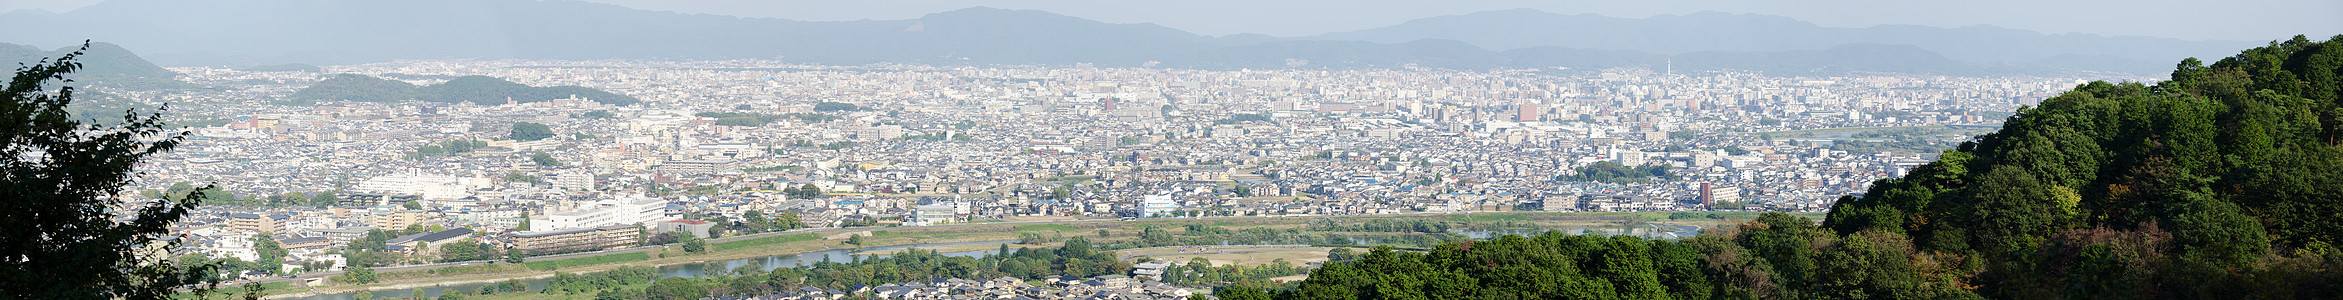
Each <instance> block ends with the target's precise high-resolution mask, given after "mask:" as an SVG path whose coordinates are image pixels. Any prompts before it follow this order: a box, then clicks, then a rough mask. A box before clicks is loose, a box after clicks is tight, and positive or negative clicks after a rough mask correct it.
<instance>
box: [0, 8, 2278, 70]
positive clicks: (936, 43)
mask: <svg viewBox="0 0 2343 300" xmlns="http://www.w3.org/2000/svg"><path fill="white" fill-rule="evenodd" d="M0 26H7V27H11V28H56V29H55V30H39V31H8V32H0V41H13V42H28V43H35V44H54V43H63V42H70V41H80V40H82V39H97V40H101V41H111V42H116V43H121V44H124V45H130V46H133V47H136V48H138V49H142V51H146V52H147V53H148V54H149V57H150V58H152V59H155V60H156V61H159V62H163V63H166V64H171V65H214V66H236V67H243V66H256V65H276V64H288V63H306V64H317V65H330V64H352V63H369V62H381V61H389V60H395V59H446V58H468V59H506V58H523V59H570V60H587V59H739V58H763V59H780V60H782V61H787V62H798V63H817V64H830V65H859V64H870V63H912V64H931V65H1036V64H1038V65H1072V64H1080V63H1089V64H1093V65H1097V66H1102V67H1132V66H1142V65H1149V64H1150V63H1151V62H1153V63H1154V65H1158V66H1163V67H1186V68H1222V69H1231V68H1361V67H1365V68H1381V67H1397V66H1405V65H1414V66H1420V67H1435V68H1456V69H1486V68H1545V67H1570V68H1580V69H1589V68H1602V67H1617V66H1629V67H1651V68H1654V69H1658V68H1663V67H1664V65H1666V64H1668V61H1669V60H1671V59H1672V60H1676V62H1675V63H1676V69H1677V70H1678V71H1697V70H1709V69H1719V68H1732V69H1742V70H1751V71H1762V72H1769V73H1792V74H1807V73H1817V72H1819V73H1839V72H1911V71H1913V70H1933V71H1926V72H1936V71H1944V72H1963V73H1958V74H1995V73H2062V72H2063V73H2073V72H2086V71H2116V72H2133V73H2136V74H2160V73H2157V72H2155V70H2162V69H2165V68H2168V67H2169V66H2170V62H2169V61H2176V60H2177V59H2178V58H2180V57H2185V56H2189V55H2198V56H2205V55H2217V54H2221V53H2225V51H2222V50H2219V49H2236V48H2240V47H2241V46H2239V44H2237V43H2231V42H2187V41H2179V40H2171V39H2153V38H2131V37H2113V38H2110V37H2098V36H2087V35H2041V34H2038V33H2033V32H2027V31H2019V30H2009V29H1997V28H1958V29H1946V28H1933V27H1919V26H1875V27H1871V28H1862V29H1849V28H1824V27H1819V26H1814V25H1812V24H1809V23H1805V22H1800V21H1797V20H1792V19H1788V18H1782V17H1775V16H1762V15H1735V14H1722V13H1700V14H1690V15H1683V16H1657V17H1652V18H1646V19H1621V18H1607V17H1599V16H1591V15H1576V16H1571V15H1559V14H1551V13H1545V12H1539V11H1534V10H1506V11H1494V12H1484V13H1477V14H1471V15H1464V16H1446V17H1434V18H1425V19H1420V20H1416V21H1410V22H1407V23H1403V24H1400V25H1395V26H1390V27H1385V28H1376V29H1368V30H1361V31H1354V32H1345V33H1335V34H1328V35H1322V36H1315V37H1303V38H1276V37H1268V36H1261V35H1232V36H1225V37H1207V36H1201V35H1196V34H1193V33H1188V32H1185V31H1180V30H1177V29H1172V28H1166V27H1163V26H1157V25H1154V24H1110V23H1104V22H1098V21H1094V20H1088V19H1082V18H1077V17H1071V16H1065V15H1058V14H1053V13H1048V12H1042V11H1034V10H1008V9H996V8H985V7H976V8H968V9H960V10H953V11H947V12H939V13H934V14H929V15H927V16H923V17H921V18H918V19H910V20H877V21H868V20H866V21H843V22H806V21H794V20H783V19H767V18H739V17H730V16H716V15H699V14H680V13H672V12H654V11H643V10H635V9H628V8H625V7H619V6H615V5H608V4H599V3H587V2H577V1H531V0H414V1H359V0H110V1H106V2H103V3H99V4H97V5H93V6H90V7H87V8H83V9H80V10H75V11H72V12H67V13H63V14H46V13H35V12H17V13H9V14H0ZM1996 38H2007V39H2014V40H2011V41H2010V42H1977V41H1979V40H1992V39H1996ZM2273 38H2277V37H2273ZM1938 41H1942V42H1938ZM2110 41H2112V42H2110ZM2118 42H2120V43H2118ZM2094 43H2117V44H2120V45H2118V46H2125V47H2114V46H2109V47H2096V48H2093V47H2079V46H2075V47H2070V46H2061V45H2066V44H2094ZM2204 44H2217V45H2218V46H2204ZM1864 45H1910V47H1874V46H1864ZM2134 46H2136V47H2134ZM1849 47H1851V48H1849ZM2198 48H2205V49H2214V50H2205V51H2196V50H2193V49H2198ZM2126 49H2150V50H2138V51H2130V50H2126ZM1915 50H1916V51H1917V52H1915ZM2068 50H2072V51H2068ZM2159 51H2161V52H2159ZM1855 52H1878V53H1870V54H1858V53H1855ZM1921 52H1927V53H1921ZM2196 52H2203V53H2204V54H2186V53H2196ZM2183 54H2186V55H2183ZM1883 55H1892V56H1895V57H1904V58H1912V59H1919V60H1921V61H1901V60H1894V59H1880V58H1882V57H1884V56H1883ZM2053 57H2087V58H2092V60H2089V62H2090V63H2067V64H2057V65H2041V66H2037V65H2033V63H2036V62H2038V61H2040V60H2043V59H2049V58H2053ZM1654 58H1657V59H1654ZM1793 58H1794V59H1795V60H1792V61H1789V62H1795V63H1807V64H1822V65H1827V66H1828V67H1819V68H1818V67H1815V66H1811V65H1797V66H1790V65H1787V64H1788V63H1786V62H1783V61H1736V60H1746V59H1793ZM1944 58H1949V59H1944ZM2140 70H2148V72H2140Z"/></svg>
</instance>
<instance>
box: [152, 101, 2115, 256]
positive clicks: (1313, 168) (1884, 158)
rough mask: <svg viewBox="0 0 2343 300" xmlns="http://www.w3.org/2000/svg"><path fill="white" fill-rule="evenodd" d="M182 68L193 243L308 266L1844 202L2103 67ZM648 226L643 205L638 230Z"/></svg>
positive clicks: (155, 189) (158, 184)
mask: <svg viewBox="0 0 2343 300" xmlns="http://www.w3.org/2000/svg"><path fill="white" fill-rule="evenodd" d="M177 71H180V72H182V73H184V74H187V76H186V77H185V79H186V80H187V81H189V82H191V83H196V84H205V85H213V86H232V87H236V88H230V89H219V90H216V91H206V92H193V93H187V92H182V93H167V94H151V95H150V94H141V93H138V92H134V91H114V92H119V93H122V94H123V95H124V96H125V97H127V98H130V99H140V100H138V101H141V102H145V103H141V104H143V105H160V104H162V103H170V104H171V105H172V106H173V109H174V110H176V111H182V112H202V114H192V113H187V114H182V116H181V117H180V118H179V119H178V120H177V121H180V122H182V123H183V124H194V125H195V127H192V128H191V130H192V132H193V138H192V139H191V140H190V142H189V143H187V144H186V145H185V146H182V148H181V149H182V150H180V151H176V152H170V153H166V154H163V155H160V156H158V157H157V159H154V160H150V161H149V162H148V165H147V166H146V167H147V168H149V170H154V171H152V172H149V173H148V174H147V175H146V176H145V177H142V178H141V179H140V180H139V184H138V185H136V188H135V189H134V190H138V191H142V192H143V193H142V195H141V196H142V197H144V198H148V199H160V198H159V197H170V196H171V195H177V194H181V193H185V192H186V191H188V190H190V189H191V188H192V187H194V186H200V185H204V184H216V185H218V186H219V191H222V192H224V193H220V194H219V195H218V197H222V198H215V199H236V200H229V201H217V202H215V203H226V204H224V205H211V206H207V207H206V209H205V210H203V211H202V214H200V215H198V216H197V217H195V218H194V221H192V222H186V223H183V224H180V226H178V227H176V228H175V229H174V232H181V233H184V234H183V235H182V236H183V237H185V238H187V239H190V240H191V241H194V243H188V244H187V245H188V249H184V250H181V251H183V252H184V253H201V254H206V255H210V256H212V257H218V258H231V257H232V258H237V259H241V260H244V261H262V260H263V259H262V257H261V256H262V254H263V253H261V252H262V251H260V250H259V249H257V248H256V247H255V245H254V244H255V243H254V242H253V241H252V239H250V238H249V237H252V236H254V234H268V235H270V236H271V237H273V238H275V239H278V241H276V243H278V244H279V245H282V246H279V247H283V249H285V250H287V252H284V253H286V254H288V255H285V256H284V257H282V258H273V259H269V260H270V261H282V264H284V265H285V266H284V267H283V268H278V269H277V270H280V271H279V272H285V273H294V274H298V273H304V272H324V271H334V270H341V269H342V268H345V267H347V266H349V265H348V263H349V262H350V260H351V259H350V258H346V257H343V255H342V254H346V253H347V252H345V251H350V250H354V249H348V248H346V247H348V246H347V245H354V244H353V243H352V241H353V240H362V239H365V238H366V237H367V235H368V232H369V231H370V230H378V229H379V230H388V231H392V232H400V231H402V230H404V231H406V232H410V233H412V234H408V235H407V236H401V237H397V238H395V239H391V240H388V241H384V242H388V243H389V244H387V245H386V246H388V247H389V249H392V250H396V251H394V252H400V253H404V254H405V255H409V256H415V257H416V258H414V259H408V260H393V261H364V262H362V264H367V265H371V266H383V265H396V264H400V263H427V262H436V261H440V259H436V258H431V257H435V256H436V255H439V254H441V252H442V251H440V249H434V248H432V247H429V246H427V245H448V244H449V243H453V242H457V241H467V242H468V243H479V244H484V245H489V246H491V247H494V248H498V249H512V250H518V251H519V252H521V253H526V254H528V255H547V254H560V253H569V252H578V251H592V250H602V249H609V248H621V247H631V246H634V245H636V244H638V243H639V242H638V241H637V240H638V239H641V238H645V236H644V235H643V234H640V233H635V232H617V231H632V230H633V229H629V228H658V231H659V232H665V231H673V230H684V231H694V230H696V231H694V232H692V233H693V234H694V235H697V236H699V237H701V238H706V237H710V236H711V234H713V235H716V236H723V235H727V234H728V232H724V231H726V229H729V228H733V227H731V226H710V225H707V224H709V222H707V221H715V222H722V223H731V222H738V221H741V220H747V219H748V218H749V217H747V216H744V215H747V214H757V215H761V216H764V217H779V216H783V215H787V216H790V218H791V219H790V220H794V221H795V222H798V223H800V224H797V225H793V226H803V227H816V228H819V227H845V226H921V225H935V224H950V223H967V222H975V221H983V220H1011V219H1017V218H1020V217H1034V216H1061V217H1077V218H1181V217H1200V216H1344V215H1378V214H1416V213H1467V212H1496V211H1564V212H1571V211H1588V212H1592V211H1646V212H1684V211H1821V209H1823V208H1826V207H1829V206H1830V205H1831V204H1832V202H1833V201H1834V200H1836V198H1837V197H1838V195H1844V194H1849V193H1861V192H1862V191H1864V190H1865V189H1867V188H1868V187H1869V185H1870V183H1871V181H1872V180H1876V179H1879V178H1886V177H1892V176H1900V175H1903V173H1904V172H1905V171H1906V170H1908V169H1910V168H1911V167H1914V166H1917V165H1920V164H1924V163H1927V162H1929V161H1932V160H1934V159H1935V156H1936V155H1938V154H1939V153H1937V152H1939V151H1941V150H1943V149H1949V148H1952V147H1953V146H1954V145H1956V144H1958V143H1960V142H1963V141H1967V140H1968V138H1969V136H1970V135H1972V134H1975V133H1981V132H1985V131H1989V130H1991V129H1992V128H1995V127H1997V126H1996V125H1997V123H1998V120H1999V119H2001V118H2003V117H2006V116H2007V115H2008V114H2009V112H2011V111H2013V110H2014V109H2016V108H2018V107H2020V106H2024V105H2030V104H2033V102H2034V101H2039V99H2042V98H2046V97H2048V96H2049V95H2053V94H2056V93H2058V92H2060V91H2062V90H2064V89H2067V88H2070V87H2071V85H2073V84H2075V83H2077V82H2080V81H2084V80H2087V79H2080V78H2039V77H1992V78H1972V77H1946V76H1912V75H1893V74H1881V75H1876V76H1864V77H1787V78H1785V77H1767V76H1763V75H1760V74H1750V73H1736V72H1699V73H1695V74H1675V73H1673V72H1671V70H1657V71H1655V70H1648V69H1610V70H1600V71H1579V70H1503V71H1489V72H1469V71H1454V70H1432V69H1403V70H1359V71H1304V70H1262V71H1254V70H1238V71H1202V70H1174V69H1144V68H1140V69H1112V68H1087V67H1077V68H1042V67H1021V68H974V67H960V68H941V67H924V66H909V65H882V66H864V67H825V66H809V65H791V64H781V63H776V62H769V61H753V60H747V61H700V62H612V61H594V62H578V61H519V60H508V61H413V62H400V63H380V64H368V65H355V66H335V67H327V68H322V69H319V70H294V71H253V70H236V69H222V68H186V69H179V70H177ZM331 74H360V75H371V76H381V77H383V78H389V79H393V80H403V81H407V82H410V83H413V84H416V85H431V84H437V83H443V82H447V81H448V80H449V79H450V78H456V77H460V76H473V75H482V76H489V77H495V78H501V79H507V80H511V81H513V82H515V83H519V84H524V85H530V86H584V87H591V88H597V89H603V90H607V91H611V92H615V93H618V94H624V95H632V96H634V97H638V98H641V99H642V100H643V101H642V102H641V103H639V104H635V105H623V106H622V105H611V104H605V103H602V102H598V101H594V99H576V98H571V99H563V100H554V101H543V102H529V103H518V102H507V103H471V102H455V103H445V102H424V101H412V100H410V101H397V102H355V101H346V100H343V99H333V98H329V97H332V96H310V95H309V94H308V93H316V94H329V95H330V93H329V92H324V91H303V89H304V88H305V87H310V86H311V85H313V84H316V83H318V82H320V81H325V80H330V78H336V76H348V75H331ZM2093 79H2102V78H2093ZM2129 80H2142V79H2137V78H2132V79H2129ZM320 86H323V85H320ZM297 102H303V103H302V104H313V105H292V103H297ZM532 125H534V126H532ZM516 128H521V129H516ZM530 128H535V129H530ZM1844 128H1854V129H1856V130H1838V129H1844ZM174 185H175V186H174ZM809 188H810V189H811V190H807V189H809ZM524 224H526V225H524ZM668 224H676V225H673V226H670V225H668ZM622 225H623V226H634V227H612V226H622ZM695 225H696V226H695ZM415 226H421V227H422V228H428V229H430V230H425V231H421V232H418V231H414V230H410V229H407V228H409V227H415ZM711 228H714V232H710V230H711ZM739 233H740V232H729V234H739ZM654 234H656V233H654ZM498 257H499V258H501V256H498ZM303 266H306V267H308V268H315V269H308V268H304V267H303ZM267 274H268V273H264V272H252V273H250V274H247V276H265V275H267Z"/></svg>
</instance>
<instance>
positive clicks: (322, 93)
mask: <svg viewBox="0 0 2343 300" xmlns="http://www.w3.org/2000/svg"><path fill="white" fill-rule="evenodd" d="M571 97H576V98H582V99H588V100H593V101H594V102H599V103H603V104H612V105H634V104H635V103H641V102H642V100H640V99H636V98H635V97H631V96H627V95H621V94H617V93H611V92H607V91H603V90H598V89H593V88H587V87H579V86H555V87H531V86H528V85H522V84H519V83H513V82H511V81H505V80H504V79H498V78H495V77H488V76H462V77H456V78H455V79H449V80H448V81H447V82H442V83H439V84H434V85H429V86H417V85H415V84H411V83H407V82H405V81H398V80H390V79H381V78H375V77H374V76H366V75H358V74H334V75H333V76H332V77H330V78H326V80H322V81H318V82H317V83H316V84H311V85H309V86H308V87H304V88H301V90H298V91H294V92H293V95H292V96H290V97H287V98H288V99H289V100H292V101H294V102H300V103H314V102H317V101H359V102H397V101H407V100H417V101H425V102H444V103H457V102H471V103H473V104H480V105H497V104H504V103H505V102H507V101H511V102H517V103H530V102H544V101H549V100H554V99H566V98H571Z"/></svg>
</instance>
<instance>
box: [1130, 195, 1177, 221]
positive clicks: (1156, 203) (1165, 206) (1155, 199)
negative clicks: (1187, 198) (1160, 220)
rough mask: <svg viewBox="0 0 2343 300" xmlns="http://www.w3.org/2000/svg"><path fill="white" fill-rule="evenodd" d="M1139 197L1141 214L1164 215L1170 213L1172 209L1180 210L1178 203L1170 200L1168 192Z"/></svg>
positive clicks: (1149, 215) (1148, 215)
mask: <svg viewBox="0 0 2343 300" xmlns="http://www.w3.org/2000/svg"><path fill="white" fill-rule="evenodd" d="M1139 199H1140V201H1139V202H1140V207H1139V212H1140V215H1142V216H1147V217H1156V216H1164V215H1169V214H1171V213H1172V211H1176V210H1180V203H1179V202H1178V201H1174V200H1172V195H1171V194H1169V193H1158V194H1153V195H1147V196H1142V197H1140V198H1139Z"/></svg>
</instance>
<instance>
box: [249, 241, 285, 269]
mask: <svg viewBox="0 0 2343 300" xmlns="http://www.w3.org/2000/svg"><path fill="white" fill-rule="evenodd" d="M252 249H253V250H254V251H253V252H258V254H260V261H256V262H257V263H260V267H261V269H263V270H264V271H270V272H269V274H282V273H284V272H282V271H284V270H277V268H280V267H281V266H284V265H285V254H286V253H287V252H286V251H285V247H284V246H283V245H279V244H277V239H276V237H274V236H270V235H269V234H268V233H267V232H262V233H254V234H252Z"/></svg>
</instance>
